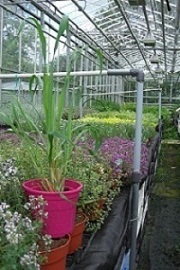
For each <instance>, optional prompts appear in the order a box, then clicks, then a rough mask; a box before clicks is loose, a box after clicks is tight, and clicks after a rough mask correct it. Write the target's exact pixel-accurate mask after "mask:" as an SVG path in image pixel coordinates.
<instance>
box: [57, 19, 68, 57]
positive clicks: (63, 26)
mask: <svg viewBox="0 0 180 270" xmlns="http://www.w3.org/2000/svg"><path fill="white" fill-rule="evenodd" d="M65 31H66V33H67V32H68V31H69V18H68V17H67V16H63V17H62V19H61V22H60V25H59V30H58V33H57V37H56V42H55V46H54V55H55V53H56V50H57V48H58V45H59V40H60V38H61V37H62V36H63V35H64V33H65ZM54 55H53V57H54Z"/></svg>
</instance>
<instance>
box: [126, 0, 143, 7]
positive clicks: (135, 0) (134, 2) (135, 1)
mask: <svg viewBox="0 0 180 270" xmlns="http://www.w3.org/2000/svg"><path fill="white" fill-rule="evenodd" d="M128 1H129V4H130V6H145V5H146V0H128Z"/></svg>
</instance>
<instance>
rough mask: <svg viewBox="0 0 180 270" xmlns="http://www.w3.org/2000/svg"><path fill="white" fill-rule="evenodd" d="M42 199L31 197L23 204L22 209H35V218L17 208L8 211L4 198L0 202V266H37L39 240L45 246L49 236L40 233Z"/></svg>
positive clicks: (17, 268)
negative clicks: (18, 210) (23, 213)
mask: <svg viewBox="0 0 180 270" xmlns="http://www.w3.org/2000/svg"><path fill="white" fill-rule="evenodd" d="M44 205H45V202H44V200H43V198H42V197H41V196H40V197H38V198H34V197H31V198H30V201H29V202H28V203H26V204H24V208H25V210H28V211H29V209H30V210H32V211H33V210H36V211H37V210H38V211H37V212H36V213H38V219H36V220H32V219H30V218H29V217H28V216H23V215H22V214H21V213H19V212H17V211H12V210H11V207H10V205H8V204H7V203H6V202H1V203H0V269H1V270H7V269H14V270H24V269H27V270H38V269H40V263H41V257H40V256H39V246H38V242H39V240H42V241H43V242H44V246H45V247H46V249H47V250H48V249H49V247H50V244H51V238H50V237H49V236H48V235H44V236H43V235H41V234H40V231H41V228H42V218H44V215H45V213H44V211H43V208H44Z"/></svg>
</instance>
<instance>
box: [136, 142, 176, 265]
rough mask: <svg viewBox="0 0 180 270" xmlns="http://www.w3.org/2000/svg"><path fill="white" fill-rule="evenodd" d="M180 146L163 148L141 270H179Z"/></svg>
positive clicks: (143, 248) (151, 199)
mask: <svg viewBox="0 0 180 270" xmlns="http://www.w3.org/2000/svg"><path fill="white" fill-rule="evenodd" d="M179 243H180V145H179V144H178V145H173V144H170V145H169V144H163V145H162V147H161V154H160V159H159V164H158V168H157V173H156V176H155V177H154V181H153V189H152V194H151V198H150V208H149V213H148V220H147V226H146V228H145V236H144V240H143V244H142V247H141V253H140V260H139V265H138V270H169V269H172V270H179V269H180V246H179Z"/></svg>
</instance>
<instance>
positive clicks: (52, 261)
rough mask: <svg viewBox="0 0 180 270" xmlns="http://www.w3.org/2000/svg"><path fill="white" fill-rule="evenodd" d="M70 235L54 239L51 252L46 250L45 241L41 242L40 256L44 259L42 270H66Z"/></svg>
mask: <svg viewBox="0 0 180 270" xmlns="http://www.w3.org/2000/svg"><path fill="white" fill-rule="evenodd" d="M70 239H71V237H70V235H67V236H66V237H63V238H59V239H53V241H52V243H51V245H50V248H49V250H45V245H44V242H43V241H40V242H39V250H40V251H39V254H40V256H41V257H42V262H41V270H58V269H59V270H65V269H66V257H67V254H68V250H69V243H70Z"/></svg>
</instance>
